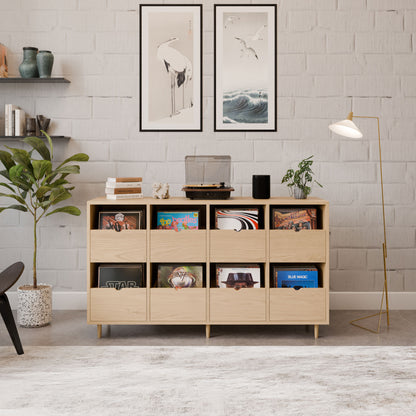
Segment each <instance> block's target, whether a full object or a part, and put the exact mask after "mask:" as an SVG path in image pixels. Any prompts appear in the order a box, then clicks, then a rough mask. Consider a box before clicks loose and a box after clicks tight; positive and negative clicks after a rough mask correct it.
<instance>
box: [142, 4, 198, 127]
mask: <svg viewBox="0 0 416 416" xmlns="http://www.w3.org/2000/svg"><path fill="white" fill-rule="evenodd" d="M139 20H140V22H139V24H140V115H139V116H140V131H184V130H187V131H201V130H202V5H179V4H178V5H162V4H160V5H140V17H139Z"/></svg>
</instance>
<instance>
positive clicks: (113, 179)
mask: <svg viewBox="0 0 416 416" xmlns="http://www.w3.org/2000/svg"><path fill="white" fill-rule="evenodd" d="M141 181H142V178H140V177H132V178H107V182H111V183H113V182H141Z"/></svg>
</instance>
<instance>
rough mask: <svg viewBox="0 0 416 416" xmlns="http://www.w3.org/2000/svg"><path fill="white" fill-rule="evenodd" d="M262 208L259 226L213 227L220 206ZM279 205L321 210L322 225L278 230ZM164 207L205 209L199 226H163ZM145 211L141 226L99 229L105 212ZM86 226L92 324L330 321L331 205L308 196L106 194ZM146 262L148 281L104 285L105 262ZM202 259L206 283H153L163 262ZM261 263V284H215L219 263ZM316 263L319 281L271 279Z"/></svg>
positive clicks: (91, 207)
mask: <svg viewBox="0 0 416 416" xmlns="http://www.w3.org/2000/svg"><path fill="white" fill-rule="evenodd" d="M217 207H221V208H226V207H229V208H234V207H237V208H241V207H247V208H250V207H256V208H258V209H259V211H260V213H259V218H260V220H259V227H258V229H255V230H241V231H238V232H237V231H234V230H218V229H215V221H214V218H213V216H214V215H215V208H217ZM276 207H281V208H284V207H313V208H316V209H317V218H318V221H317V222H318V228H317V229H313V230H300V231H295V230H279V229H273V226H272V218H271V216H272V210H273V208H276ZM159 209H161V210H173V211H175V210H195V209H197V210H198V211H199V215H200V219H199V221H200V227H199V229H198V230H182V231H179V232H178V231H174V230H162V229H157V227H156V221H155V215H156V212H157V211H158V210H159ZM127 210H142V211H143V213H144V215H143V219H142V222H141V226H142V228H141V229H137V230H122V231H120V232H116V231H114V230H100V229H98V228H99V227H98V214H99V212H101V211H127ZM87 219H88V221H87V229H88V245H87V251H88V253H87V259H88V273H87V274H88V278H87V288H88V323H89V324H93V325H97V329H98V337H101V333H102V325H128V324H138V325H145V324H155V325H161V324H169V325H175V324H176V325H190V324H193V325H205V327H206V336H207V337H209V336H210V329H211V325H215V324H218V325H314V335H315V338H317V337H318V333H319V325H327V324H329V206H328V202H327V201H324V200H322V199H319V198H313V197H310V198H308V199H306V200H297V199H294V198H285V197H276V198H270V199H267V200H261V199H252V198H247V197H240V198H231V199H229V200H221V201H218V200H189V199H186V198H170V199H165V200H158V199H153V198H140V199H126V200H118V201H117V200H116V201H113V200H107V199H106V198H96V199H93V200H91V201H88V204H87ZM109 263H111V264H125V263H141V264H143V269H144V273H145V281H146V287H139V288H137V287H134V288H128V287H126V288H122V289H120V290H116V289H115V288H100V287H98V284H97V280H98V267H99V266H100V265H103V264H109ZM164 263H166V264H171V263H178V264H181V263H186V264H199V265H203V270H204V278H203V287H198V288H184V289H180V290H175V289H173V288H160V287H155V284H154V282H155V274H156V273H157V265H158V264H164ZM249 263H251V264H258V265H259V266H260V270H261V287H260V288H242V289H240V290H235V289H231V288H218V287H215V276H214V274H215V265H216V264H249ZM287 264H297V265H302V264H304V265H306V264H314V265H316V267H317V269H318V273H319V284H318V287H316V288H315V287H314V288H301V289H298V290H296V289H294V288H276V287H273V285H272V281H273V279H272V273H273V266H278V265H287Z"/></svg>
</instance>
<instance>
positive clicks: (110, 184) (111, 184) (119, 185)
mask: <svg viewBox="0 0 416 416" xmlns="http://www.w3.org/2000/svg"><path fill="white" fill-rule="evenodd" d="M141 186H142V182H108V181H107V182H106V183H105V187H106V188H139V187H140V188H141Z"/></svg>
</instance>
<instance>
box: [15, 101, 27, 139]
mask: <svg viewBox="0 0 416 416" xmlns="http://www.w3.org/2000/svg"><path fill="white" fill-rule="evenodd" d="M14 120H15V123H14V126H15V128H14V135H15V136H24V135H25V125H26V113H25V111H24V110H22V109H21V108H16V111H15V118H14Z"/></svg>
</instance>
